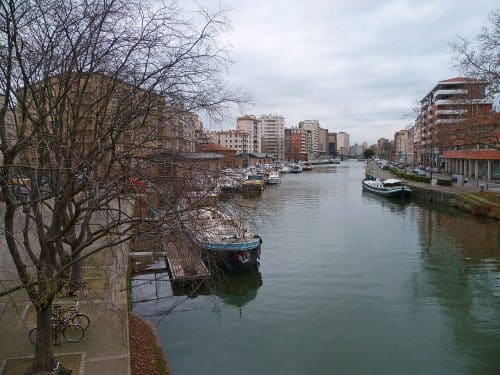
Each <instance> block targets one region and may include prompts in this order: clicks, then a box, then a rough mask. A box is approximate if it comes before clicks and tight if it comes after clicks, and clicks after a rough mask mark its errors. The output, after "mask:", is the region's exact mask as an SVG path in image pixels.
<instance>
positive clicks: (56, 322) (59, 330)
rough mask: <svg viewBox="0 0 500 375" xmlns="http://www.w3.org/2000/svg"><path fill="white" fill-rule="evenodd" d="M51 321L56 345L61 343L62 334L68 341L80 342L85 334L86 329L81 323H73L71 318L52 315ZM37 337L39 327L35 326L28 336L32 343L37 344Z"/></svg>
mask: <svg viewBox="0 0 500 375" xmlns="http://www.w3.org/2000/svg"><path fill="white" fill-rule="evenodd" d="M51 322H52V338H53V341H54V345H58V344H60V342H61V334H62V337H64V339H65V340H66V341H67V342H79V341H81V340H82V339H83V336H85V330H84V329H83V328H82V327H80V326H79V325H76V324H73V322H72V321H71V320H70V319H67V318H63V319H59V318H56V317H52V318H51ZM37 337H38V328H37V327H35V328H33V329H31V330H30V331H29V333H28V338H29V340H30V341H31V343H32V344H36V340H37Z"/></svg>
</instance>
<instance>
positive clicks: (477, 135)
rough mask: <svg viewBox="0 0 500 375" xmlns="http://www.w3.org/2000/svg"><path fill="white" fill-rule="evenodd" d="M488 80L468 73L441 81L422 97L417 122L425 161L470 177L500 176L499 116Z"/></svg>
mask: <svg viewBox="0 0 500 375" xmlns="http://www.w3.org/2000/svg"><path fill="white" fill-rule="evenodd" d="M487 88H488V83H487V82H483V81H478V80H475V79H472V78H467V77H456V78H452V79H448V80H444V81H440V82H438V83H437V84H436V86H434V88H433V89H432V90H431V91H430V92H429V93H428V94H427V95H426V96H425V97H424V98H423V99H422V100H421V102H420V104H421V111H420V116H419V118H418V123H416V126H417V127H419V131H420V141H419V142H418V143H419V145H418V147H419V148H420V150H417V153H418V152H420V158H421V160H422V163H423V164H426V165H430V166H433V167H434V166H435V167H438V168H443V169H444V170H445V171H447V172H449V173H459V174H463V175H466V176H469V177H475V178H486V179H487V180H491V179H499V178H500V151H498V149H496V147H495V145H496V144H498V142H499V141H500V131H499V129H498V127H499V122H500V117H499V114H498V113H496V112H495V111H493V106H492V104H493V100H492V99H490V98H489V97H488V96H487V95H486V94H487Z"/></svg>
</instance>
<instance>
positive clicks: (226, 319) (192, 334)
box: [133, 161, 500, 375]
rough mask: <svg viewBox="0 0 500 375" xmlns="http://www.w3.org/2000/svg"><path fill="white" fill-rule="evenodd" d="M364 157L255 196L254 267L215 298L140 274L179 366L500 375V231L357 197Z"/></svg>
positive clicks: (188, 369)
mask: <svg viewBox="0 0 500 375" xmlns="http://www.w3.org/2000/svg"><path fill="white" fill-rule="evenodd" d="M363 174H364V164H363V163H360V162H357V161H346V162H343V163H342V164H340V165H330V166H321V167H317V168H316V169H315V170H314V171H312V172H303V173H301V174H297V175H284V176H283V178H282V183H281V185H279V186H271V187H269V188H267V189H266V190H265V192H264V193H263V196H262V197H261V198H259V199H256V200H254V201H252V204H255V205H256V206H258V207H259V209H260V210H261V212H262V213H263V215H262V216H258V217H257V218H256V219H255V225H256V227H257V228H258V231H259V234H260V235H261V236H262V238H263V247H262V256H261V262H260V263H261V265H260V269H259V272H258V273H253V274H249V275H243V276H239V277H233V278H229V279H228V280H226V281H225V283H224V284H223V285H221V286H219V287H217V288H215V290H214V293H213V294H208V295H198V296H197V297H195V298H186V297H185V296H172V291H171V289H170V286H169V283H168V282H161V281H158V282H147V281H146V282H145V281H144V276H141V279H137V280H135V281H134V283H133V285H134V289H133V290H134V300H135V301H139V300H144V299H149V298H153V297H159V299H158V300H154V301H149V302H136V303H135V304H134V311H135V312H136V313H137V314H139V315H141V316H143V317H145V318H146V319H148V320H150V321H151V322H152V323H153V324H156V325H157V329H158V331H159V334H160V339H161V343H162V345H163V346H164V348H165V350H166V353H167V357H168V360H169V363H170V367H171V369H172V372H173V374H175V375H187V374H224V375H225V374H227V375H233V374H242V375H247V374H248V375H250V374H251V375H255V374H287V375H289V374H493V373H499V372H500V248H499V244H500V226H499V224H498V222H496V221H492V220H487V219H483V218H480V217H475V216H472V215H468V214H465V213H462V212H459V211H455V210H452V209H450V210H446V209H439V210H437V209H434V208H432V207H431V206H428V205H427V204H426V203H425V202H415V201H409V202H408V201H406V202H405V201H399V200H396V201H389V200H387V199H383V198H379V197H377V196H374V195H372V194H370V193H365V192H362V190H361V179H362V176H363Z"/></svg>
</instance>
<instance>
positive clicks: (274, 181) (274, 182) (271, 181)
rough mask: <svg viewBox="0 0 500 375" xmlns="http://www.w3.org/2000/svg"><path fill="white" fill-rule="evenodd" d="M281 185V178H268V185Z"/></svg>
mask: <svg viewBox="0 0 500 375" xmlns="http://www.w3.org/2000/svg"><path fill="white" fill-rule="evenodd" d="M279 183H280V179H279V178H268V179H267V184H268V185H278V184H279Z"/></svg>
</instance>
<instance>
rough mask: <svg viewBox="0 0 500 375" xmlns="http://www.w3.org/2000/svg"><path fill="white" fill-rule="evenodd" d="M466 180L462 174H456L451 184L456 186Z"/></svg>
mask: <svg viewBox="0 0 500 375" xmlns="http://www.w3.org/2000/svg"><path fill="white" fill-rule="evenodd" d="M463 178H464V176H462V175H461V174H454V175H452V176H451V182H454V183H455V184H456V183H457V182H458V181H460V180H462V179H463Z"/></svg>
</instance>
